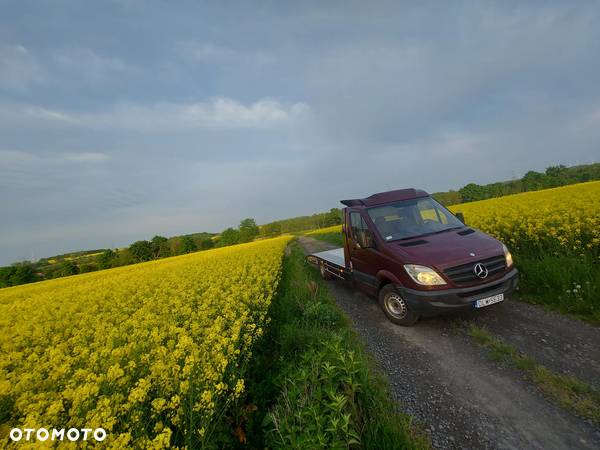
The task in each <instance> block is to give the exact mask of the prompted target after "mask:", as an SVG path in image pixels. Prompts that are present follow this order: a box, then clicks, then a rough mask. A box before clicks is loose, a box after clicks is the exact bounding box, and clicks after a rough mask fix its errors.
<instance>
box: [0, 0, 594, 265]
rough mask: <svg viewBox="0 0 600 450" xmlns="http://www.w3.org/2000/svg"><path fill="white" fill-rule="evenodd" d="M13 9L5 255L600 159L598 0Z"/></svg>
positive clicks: (6, 110) (25, 2) (7, 63)
mask: <svg viewBox="0 0 600 450" xmlns="http://www.w3.org/2000/svg"><path fill="white" fill-rule="evenodd" d="M0 11H2V13H1V14H0V264H7V263H10V262H13V261H17V260H25V259H32V258H33V259H36V258H41V257H47V256H51V255H53V254H57V253H64V252H67V251H75V250H82V249H93V248H107V247H112V248H114V247H122V246H126V245H128V244H129V243H131V242H133V241H135V240H139V239H150V238H151V237H152V236H154V235H156V234H160V235H164V236H172V235H178V234H186V233H193V232H200V231H210V232H218V231H221V230H223V229H224V228H226V227H229V226H236V225H237V224H239V221H240V220H241V219H243V218H245V217H253V218H255V219H256V221H257V222H258V223H266V222H269V221H272V220H274V219H280V218H286V217H292V216H297V215H303V214H311V213H314V212H318V211H324V210H328V209H329V208H332V207H338V206H340V204H339V200H340V199H343V198H353V197H364V196H367V195H370V194H372V193H375V192H381V191H386V190H390V189H399V188H405V187H416V188H421V189H425V190H427V191H429V192H435V191H440V190H448V189H458V188H460V187H461V186H463V185H465V184H467V183H470V182H475V183H487V182H494V181H498V180H507V179H512V178H516V177H520V176H522V175H523V174H524V173H525V172H527V171H528V170H544V169H545V168H546V167H548V166H550V165H556V164H565V165H575V164H583V163H592V162H597V161H598V160H599V159H600V158H598V156H600V145H599V142H600V140H599V138H600V83H599V82H598V81H599V80H600V4H599V3H598V2H579V1H573V2H565V1H560V2H552V1H535V2H522V1H520V2H511V1H502V2H489V3H488V2H485V1H453V2H447V1H440V2H426V1H425V2H423V1H418V2H410V1H407V2H395V1H391V2H375V1H374V2H359V1H357V2H318V1H317V2H309V1H303V2H281V1H272V2H269V1H254V2H229V1H227V2H200V1H142V0H139V1H138V0H119V1H116V0H114V1H109V0H105V1H102V2H93V1H80V0H72V1H67V0H54V1H42V0H35V1H29V0H18V1H4V0H0Z"/></svg>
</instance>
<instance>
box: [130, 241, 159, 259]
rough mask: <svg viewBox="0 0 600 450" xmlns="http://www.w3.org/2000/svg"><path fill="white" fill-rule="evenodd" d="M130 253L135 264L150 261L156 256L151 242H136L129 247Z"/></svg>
mask: <svg viewBox="0 0 600 450" xmlns="http://www.w3.org/2000/svg"><path fill="white" fill-rule="evenodd" d="M129 253H130V254H131V257H132V258H133V260H134V261H135V262H142V261H150V260H151V259H152V257H153V255H154V248H153V246H152V243H151V242H148V241H136V242H134V243H133V244H131V245H130V246H129Z"/></svg>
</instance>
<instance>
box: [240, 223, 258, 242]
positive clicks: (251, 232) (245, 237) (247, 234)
mask: <svg viewBox="0 0 600 450" xmlns="http://www.w3.org/2000/svg"><path fill="white" fill-rule="evenodd" d="M239 230H240V242H250V241H251V240H253V239H254V238H255V237H256V236H258V233H259V230H258V225H256V221H255V220H254V219H252V218H251V217H248V218H246V219H244V220H242V221H241V222H240V226H239Z"/></svg>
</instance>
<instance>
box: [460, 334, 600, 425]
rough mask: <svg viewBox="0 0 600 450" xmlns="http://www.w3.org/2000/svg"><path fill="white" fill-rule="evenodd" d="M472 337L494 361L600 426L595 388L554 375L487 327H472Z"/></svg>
mask: <svg viewBox="0 0 600 450" xmlns="http://www.w3.org/2000/svg"><path fill="white" fill-rule="evenodd" d="M469 335H470V336H471V337H473V338H474V339H475V341H476V342H477V343H478V344H479V345H481V346H482V347H484V348H486V349H487V350H488V356H489V357H490V358H491V359H493V360H494V361H498V362H502V363H506V364H509V365H511V366H513V367H515V368H517V369H519V370H521V371H522V372H523V373H524V374H525V375H526V377H527V378H528V379H529V380H530V381H531V382H533V383H534V384H535V385H536V386H537V387H538V388H539V389H540V390H541V391H542V393H543V394H544V395H546V396H547V397H548V398H549V399H550V400H552V401H553V402H554V403H556V404H557V405H559V406H561V407H563V408H566V409H569V410H571V411H573V412H575V413H576V414H578V415H579V416H581V417H584V418H587V419H590V420H591V421H592V422H594V423H595V424H597V425H600V393H599V392H598V391H596V390H594V389H593V388H592V387H591V386H589V385H588V384H586V383H584V382H583V381H581V380H579V379H577V378H575V377H572V376H569V375H561V374H557V373H554V372H552V371H551V370H549V369H548V368H546V367H545V366H543V365H541V364H538V363H537V362H536V361H535V360H533V359H532V358H530V357H528V356H525V355H523V354H521V353H519V351H518V350H517V349H516V348H515V347H513V346H512V345H509V344H507V343H505V342H503V341H502V340H501V339H499V338H497V337H495V336H492V335H491V334H490V333H489V332H488V331H487V330H486V329H484V328H480V327H476V326H471V328H470V329H469Z"/></svg>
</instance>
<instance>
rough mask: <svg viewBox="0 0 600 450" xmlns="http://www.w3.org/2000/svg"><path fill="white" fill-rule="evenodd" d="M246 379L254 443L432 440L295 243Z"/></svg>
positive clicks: (412, 443) (300, 445)
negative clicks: (402, 407) (419, 429)
mask: <svg viewBox="0 0 600 450" xmlns="http://www.w3.org/2000/svg"><path fill="white" fill-rule="evenodd" d="M270 317H271V325H270V327H269V332H268V334H267V335H266V336H265V338H264V342H263V343H262V344H261V345H259V346H257V349H258V351H259V353H258V354H256V355H255V358H254V361H255V365H254V368H253V372H252V375H251V377H250V379H249V383H248V395H249V396H248V398H247V402H248V404H252V405H256V408H257V411H256V413H255V414H254V415H253V417H252V419H251V420H250V422H249V423H248V430H249V432H248V436H247V437H248V443H249V444H250V445H251V446H252V447H255V448H265V447H267V448H286V449H288V448H292V449H294V448H295V449H304V448H365V449H396V448H408V449H410V448H428V443H427V441H426V439H425V438H423V437H422V436H421V435H420V434H418V433H416V432H415V431H414V428H413V427H412V426H411V421H410V419H409V418H408V416H405V415H403V414H401V413H400V412H399V411H398V409H397V406H396V405H395V404H394V403H393V402H392V401H391V400H390V396H389V390H388V386H387V382H386V380H385V379H384V378H383V377H382V375H380V374H379V373H378V372H377V370H376V369H375V365H374V363H373V362H372V361H371V360H370V358H369V356H368V354H367V353H366V352H365V351H364V350H363V347H362V344H361V343H360V341H359V339H358V338H357V337H356V336H355V335H354V333H353V332H352V331H351V329H350V326H349V324H348V323H347V320H346V319H345V316H344V315H343V314H342V313H341V311H340V310H339V309H338V307H337V306H336V305H335V303H334V301H333V299H332V298H331V297H330V294H329V292H328V290H327V288H326V286H325V285H324V284H323V281H322V280H321V279H320V278H319V277H318V275H317V274H316V272H315V271H313V270H310V269H309V267H308V266H307V265H306V263H305V261H304V254H303V253H302V251H301V250H300V248H299V246H298V245H297V244H296V243H294V244H293V245H292V246H291V252H290V254H289V255H288V256H287V257H286V259H285V262H284V267H283V274H282V279H281V283H280V293H279V295H278V296H277V298H276V299H274V301H273V303H272V305H271V311H270Z"/></svg>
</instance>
